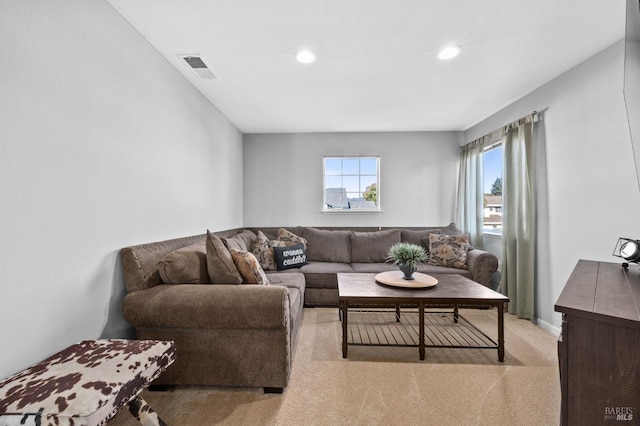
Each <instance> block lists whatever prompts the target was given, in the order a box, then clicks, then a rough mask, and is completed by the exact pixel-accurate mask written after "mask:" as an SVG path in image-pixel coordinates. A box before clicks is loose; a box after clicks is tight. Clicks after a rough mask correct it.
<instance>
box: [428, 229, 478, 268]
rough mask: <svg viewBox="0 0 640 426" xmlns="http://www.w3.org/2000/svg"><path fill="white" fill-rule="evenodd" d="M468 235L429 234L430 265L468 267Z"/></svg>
mask: <svg viewBox="0 0 640 426" xmlns="http://www.w3.org/2000/svg"><path fill="white" fill-rule="evenodd" d="M468 250H469V236H468V235H444V234H442V235H441V234H431V235H429V265H436V266H448V267H451V268H458V269H467V251H468Z"/></svg>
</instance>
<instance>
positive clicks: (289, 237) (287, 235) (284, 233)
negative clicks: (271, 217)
mask: <svg viewBox="0 0 640 426" xmlns="http://www.w3.org/2000/svg"><path fill="white" fill-rule="evenodd" d="M278 241H284V242H285V243H286V245H287V246H293V245H296V244H302V245H303V246H304V249H305V250H306V249H307V240H305V239H304V238H302V237H298V236H297V235H296V234H294V233H293V232H291V231H288V230H286V229H284V228H280V229H278Z"/></svg>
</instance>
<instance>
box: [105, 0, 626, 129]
mask: <svg viewBox="0 0 640 426" xmlns="http://www.w3.org/2000/svg"><path fill="white" fill-rule="evenodd" d="M108 2H109V3H110V4H111V5H112V6H113V7H114V8H115V9H116V10H117V11H118V12H119V13H120V14H121V15H122V16H123V17H124V18H125V19H126V20H127V21H128V22H129V23H130V24H131V25H132V26H133V27H134V28H135V29H136V30H137V31H138V32H140V34H142V36H143V37H145V38H146V39H147V40H148V41H149V43H151V45H153V46H154V47H155V48H156V49H157V50H158V51H159V52H160V53H161V54H162V55H163V56H164V57H165V58H166V59H167V60H168V61H169V62H170V63H171V64H173V65H174V66H175V67H176V68H177V69H178V71H179V72H180V73H182V74H183V75H184V76H185V78H187V79H188V80H189V81H190V82H191V83H193V85H194V86H195V87H196V88H198V90H200V91H201V92H202V93H203V94H204V96H206V97H207V98H208V99H209V100H210V101H211V102H212V103H213V104H214V105H216V107H217V108H218V109H219V110H220V111H221V112H222V113H223V114H224V115H225V116H227V118H229V119H230V120H231V121H232V122H233V123H234V124H235V125H236V126H237V127H238V129H240V131H242V132H243V133H274V132H277V133H281V132H342V131H344V132H350V131H419V130H427V131H431V130H466V129H468V128H469V127H471V126H472V125H474V124H476V123H477V122H479V121H481V120H483V119H484V118H486V117H488V116H489V115H491V114H493V113H495V112H496V111H498V110H500V109H501V108H503V107H505V106H507V105H509V104H510V103H512V102H513V101H515V100H517V99H519V98H520V97H522V96H524V95H525V94H527V93H529V92H530V91H532V90H534V89H536V88H537V87H539V86H541V85H542V84H544V83H546V82H547V81H549V80H551V79H553V78H554V77H556V76H558V75H560V74H562V73H563V72H565V71H567V70H569V69H570V68H572V67H574V66H575V65H577V64H579V63H580V62H582V61H584V60H585V59H587V58H589V57H590V56H592V55H594V54H595V53H597V52H599V51H600V50H602V49H604V48H605V47H607V46H609V45H611V44H613V43H614V42H616V41H617V40H619V39H621V38H622V37H623V36H624V25H625V1H624V0H562V1H558V0H481V1H472V0H439V1H437V0H271V1H269V0H108ZM448 44H457V45H459V46H460V47H461V48H462V55H461V56H459V57H458V58H456V59H453V60H451V61H449V62H443V61H440V60H438V59H437V57H436V56H437V53H438V51H439V50H440V48H442V47H443V46H445V45H448ZM301 47H308V48H311V49H313V50H314V51H315V52H316V54H317V56H318V60H317V62H316V63H315V64H312V65H302V64H298V63H296V61H295V60H294V58H293V54H294V52H295V51H296V50H297V49H299V48H301ZM179 54H200V55H202V57H203V58H204V60H205V61H206V62H207V63H208V65H209V66H210V67H211V68H212V69H213V70H214V72H215V73H216V74H217V75H218V76H219V78H218V79H215V80H201V79H199V77H197V76H196V75H195V74H194V73H193V71H192V70H191V69H190V68H188V67H187V65H186V63H184V62H182V60H181V59H180V58H179V57H178V56H177V55H179Z"/></svg>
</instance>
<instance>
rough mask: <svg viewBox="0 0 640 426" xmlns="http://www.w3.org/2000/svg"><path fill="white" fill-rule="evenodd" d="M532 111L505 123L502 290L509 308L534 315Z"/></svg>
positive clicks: (527, 315) (534, 231)
mask: <svg viewBox="0 0 640 426" xmlns="http://www.w3.org/2000/svg"><path fill="white" fill-rule="evenodd" d="M533 117H534V116H533V115H530V116H527V117H525V118H523V119H521V120H518V121H516V122H514V123H511V124H510V125H508V126H506V127H505V132H504V136H503V139H502V148H503V155H504V162H503V168H504V170H503V182H502V207H503V212H502V222H503V225H502V228H503V229H502V247H503V250H502V270H501V272H502V277H501V283H500V287H501V291H502V293H503V294H504V295H506V296H508V297H509V312H510V313H512V314H515V315H517V316H518V317H519V318H526V319H529V320H533V319H534V317H535V282H536V280H535V250H536V229H535V224H536V217H535V216H536V202H535V200H536V194H535V155H534V146H533V126H534V123H533Z"/></svg>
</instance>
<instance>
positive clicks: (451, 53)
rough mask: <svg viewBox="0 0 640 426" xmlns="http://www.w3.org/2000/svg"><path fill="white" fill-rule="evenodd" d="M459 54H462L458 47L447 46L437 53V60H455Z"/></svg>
mask: <svg viewBox="0 0 640 426" xmlns="http://www.w3.org/2000/svg"><path fill="white" fill-rule="evenodd" d="M460 52H462V49H460V48H459V47H458V46H448V47H445V48H444V49H442V50H441V51H440V53H438V58H439V59H442V60H443V61H446V60H447V59H453V58H455V57H456V56H458V55H459V54H460Z"/></svg>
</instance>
